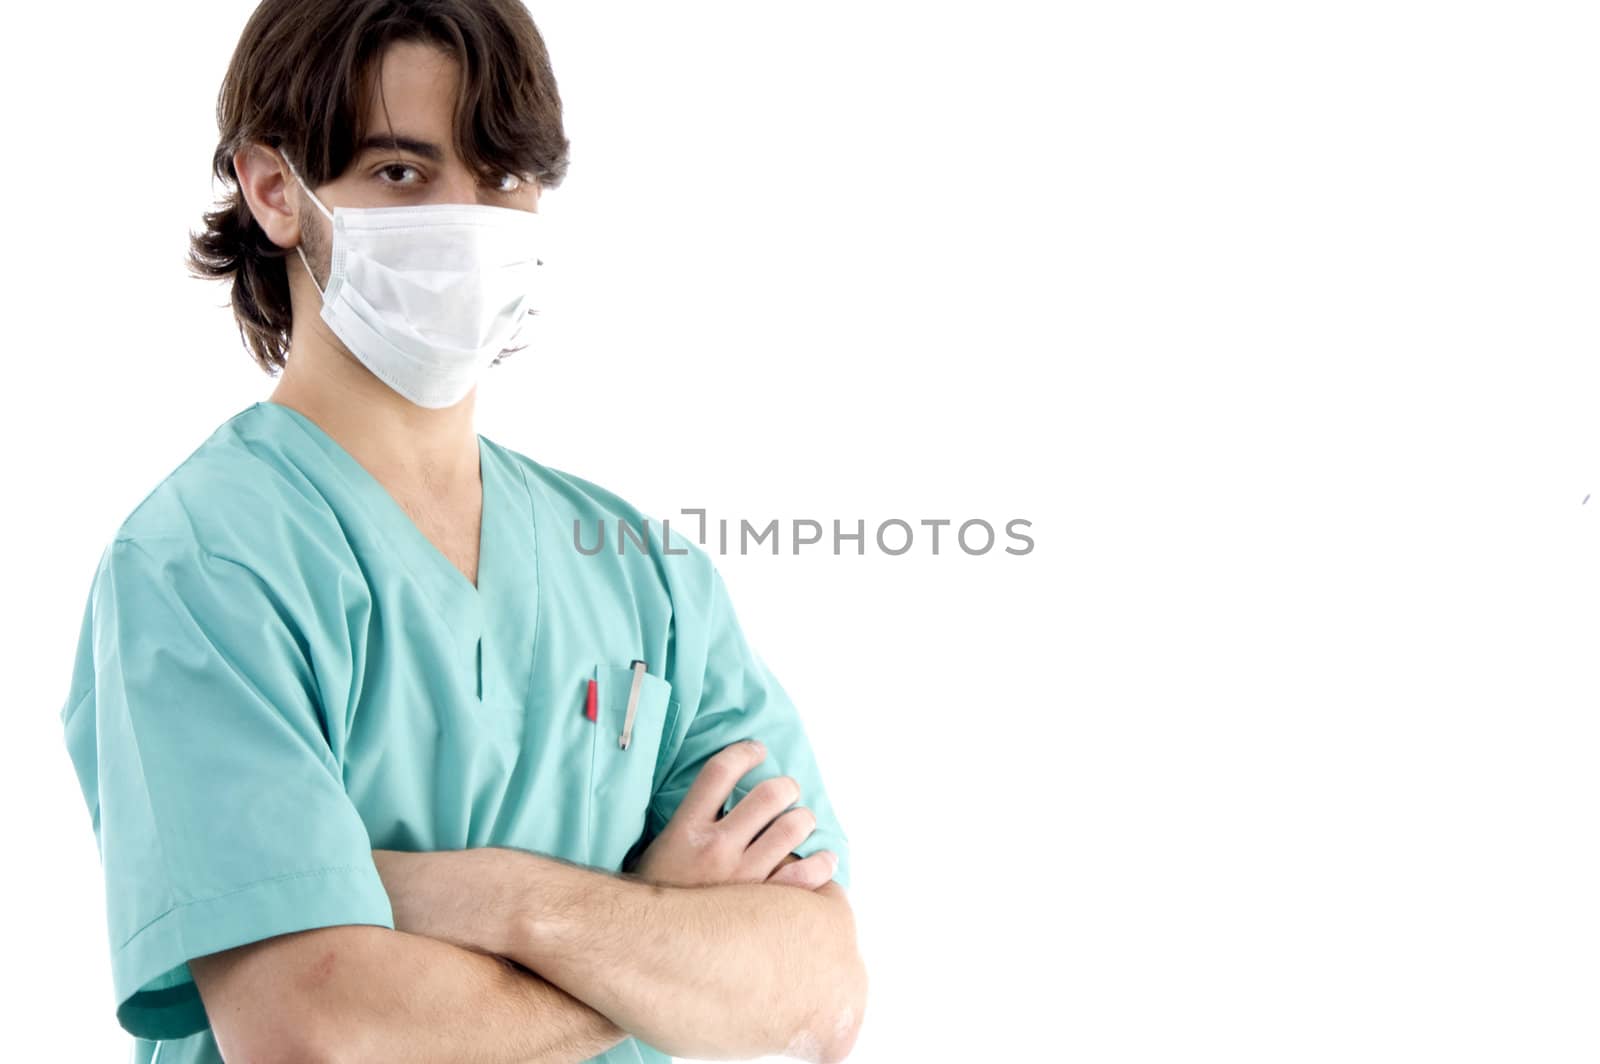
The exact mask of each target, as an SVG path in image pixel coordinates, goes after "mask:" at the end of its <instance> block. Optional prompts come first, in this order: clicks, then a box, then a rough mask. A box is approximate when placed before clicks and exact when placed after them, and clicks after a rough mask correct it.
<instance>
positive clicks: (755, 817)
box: [722, 776, 800, 843]
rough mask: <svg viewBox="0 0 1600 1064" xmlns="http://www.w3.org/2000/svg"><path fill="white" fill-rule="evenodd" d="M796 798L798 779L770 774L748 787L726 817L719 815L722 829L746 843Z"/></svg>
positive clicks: (795, 800)
mask: <svg viewBox="0 0 1600 1064" xmlns="http://www.w3.org/2000/svg"><path fill="white" fill-rule="evenodd" d="M799 800H800V782H799V781H798V780H796V779H794V778H792V777H790V776H774V777H772V778H771V779H769V780H762V781H761V782H760V783H758V784H756V785H755V786H754V787H752V788H750V793H749V794H747V795H745V796H744V797H743V798H742V799H740V801H739V804H738V805H735V806H734V807H733V809H732V810H731V811H730V812H729V813H728V815H727V816H725V817H723V818H722V823H723V826H724V830H726V831H727V832H729V833H730V834H733V835H736V836H737V837H738V838H739V839H740V840H741V841H743V842H746V843H748V842H749V841H750V840H751V839H753V838H755V837H756V836H757V835H759V834H760V833H761V829H762V828H764V827H766V826H767V825H768V824H770V823H772V821H773V819H774V818H776V817H777V816H778V814H779V813H782V812H783V811H784V810H785V809H787V808H789V807H790V806H791V805H793V804H794V803H795V802H798V801H799Z"/></svg>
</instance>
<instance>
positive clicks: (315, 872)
mask: <svg viewBox="0 0 1600 1064" xmlns="http://www.w3.org/2000/svg"><path fill="white" fill-rule="evenodd" d="M341 924H371V925H376V926H379V927H386V928H389V929H391V930H392V929H393V928H394V912H393V909H392V907H391V906H390V903H389V895H388V893H387V892H386V891H385V890H384V888H383V881H382V879H381V878H379V876H378V870H377V868H376V866H374V865H373V864H371V863H370V862H368V863H365V864H355V865H343V866H338V867H329V868H317V869H308V870H306V871H304V872H297V873H290V874H288V875H283V876H274V877H272V878H270V879H264V880H260V881H258V882H256V883H253V884H250V885H249V886H246V887H241V888H240V889H238V890H232V891H229V892H227V893H225V894H221V895H218V896H216V897H212V898H205V899H202V900H199V901H192V902H186V903H184V904H182V905H179V906H176V907H175V908H173V909H170V910H168V911H167V912H166V913H164V914H162V915H161V916H159V917H157V918H156V919H155V920H153V921H151V922H150V923H149V924H146V925H145V926H144V927H142V928H140V930H139V931H138V932H137V933H136V934H135V935H134V936H133V937H132V938H131V939H129V940H128V941H127V942H126V943H124V944H123V945H122V946H120V947H119V948H117V949H116V950H115V951H114V952H113V953H112V955H111V970H112V983H113V987H114V989H115V991H116V999H117V1021H118V1022H119V1023H120V1024H121V1025H122V1028H123V1029H124V1030H125V1031H127V1032H128V1033H129V1034H131V1035H134V1036H135V1037H138V1038H149V1039H170V1038H184V1037H187V1036H189V1035H191V1034H194V1033H196V1032H198V1031H202V1030H205V1029H206V1028H207V1027H208V1026H210V1024H209V1022H208V1021H207V1019H206V1014H205V1008H204V1005H203V1003H202V1002H201V1000H200V992H199V989H198V988H197V987H196V986H195V984H194V979H193V976H192V975H191V974H190V973H189V966H188V962H189V959H190V958H191V957H199V956H203V955H205V954H208V953H216V952H218V951H219V950H225V949H231V948H233V947H235V946H243V945H246V944H248V943H251V942H258V941H260V940H262V939H265V938H272V937H274V936H277V935H286V934H290V933H293V932H295V931H308V930H311V929H312V928H318V927H334V926H338V925H341Z"/></svg>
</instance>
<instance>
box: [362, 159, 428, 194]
mask: <svg viewBox="0 0 1600 1064" xmlns="http://www.w3.org/2000/svg"><path fill="white" fill-rule="evenodd" d="M396 170H399V171H402V172H404V171H407V170H409V171H410V172H412V173H414V174H416V175H417V176H418V177H421V176H422V171H420V170H418V169H417V168H416V167H415V166H411V165H410V164H408V163H386V164H384V165H383V166H380V167H378V168H377V169H376V170H374V171H373V176H375V177H376V176H378V175H379V174H392V173H393V172H394V171H396ZM383 183H384V184H386V185H389V186H390V187H393V188H409V187H411V186H412V185H415V184H416V183H417V182H415V181H404V180H387V179H386V180H384V182H383Z"/></svg>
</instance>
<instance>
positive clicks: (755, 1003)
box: [470, 849, 866, 1060]
mask: <svg viewBox="0 0 1600 1064" xmlns="http://www.w3.org/2000/svg"><path fill="white" fill-rule="evenodd" d="M470 852H471V853H473V854H477V855H479V865H478V867H477V869H476V870H475V871H476V875H477V876H478V877H480V879H481V880H482V881H483V882H485V883H486V889H487V890H489V891H490V893H491V894H493V895H495V896H497V897H500V898H506V899H509V904H510V906H511V910H512V912H513V913H514V914H515V918H514V919H513V920H512V922H511V923H510V924H509V939H508V940H507V941H505V942H503V943H502V944H501V946H500V948H499V949H498V950H496V952H500V953H503V955H505V956H508V957H512V958H514V959H515V960H517V961H518V962H519V963H521V964H523V965H525V966H527V967H528V968H531V969H533V970H534V971H537V972H538V973H539V974H540V975H542V976H544V977H545V978H546V979H548V980H550V982H552V983H554V984H555V985H557V986H559V987H561V988H562V989H563V990H565V991H567V992H568V993H570V994H572V995H573V996H574V997H577V998H580V999H581V1000H583V1001H585V1002H587V1003H589V1004H590V1005H591V1006H593V1007H594V1008H595V1009H597V1010H598V1011H599V1012H601V1013H604V1014H605V1015H606V1016H609V1017H610V1018H611V1019H612V1021H613V1022H615V1023H616V1024H617V1025H618V1026H619V1027H621V1028H623V1029H624V1030H626V1031H628V1032H630V1033H632V1034H635V1035H637V1036H639V1037H640V1038H641V1039H643V1040H644V1041H646V1042H648V1043H650V1044H651V1045H654V1046H656V1047H658V1048H660V1049H662V1050H663V1051H665V1052H668V1053H672V1054H674V1055H677V1056H690V1057H719V1058H725V1057H754V1056H762V1055H767V1054H774V1053H782V1054H786V1055H790V1056H798V1057H802V1058H805V1059H810V1060H831V1059H837V1058H838V1057H841V1056H843V1054H844V1052H845V1051H846V1050H847V1048H848V1045H849V1043H850V1042H852V1041H853V1038H854V1034H853V1026H854V1024H855V1023H857V1022H858V1021H859V1019H860V1016H859V1009H860V1008H861V1003H862V1002H863V1001H864V999H865V992H866V987H865V979H866V976H865V971H864V969H863V968H862V965H861V960H860V957H859V954H858V953H857V950H856V942H855V926H854V920H853V918H852V917H851V915H850V909H849V906H848V904H846V902H845V901H844V900H843V895H842V892H841V891H840V890H839V888H838V887H837V886H836V885H831V884H830V885H829V886H828V887H824V888H823V889H821V890H818V891H810V890H802V889H798V888H795V887H787V886H772V885H766V884H748V883H746V884H724V885H717V886H704V887H667V886H659V885H656V884H652V883H647V882H644V881H642V880H639V879H637V878H634V877H629V876H624V877H617V876H611V875H607V874H604V873H600V872H597V871H594V870H592V869H586V868H582V867H577V866H573V865H570V864H567V863H565V862H560V861H554V860H551V859H548V858H545V857H542V856H540V855H538V854H533V853H527V852H524V851H518V850H502V849H487V850H476V851H470Z"/></svg>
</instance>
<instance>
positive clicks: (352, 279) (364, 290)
mask: <svg viewBox="0 0 1600 1064" xmlns="http://www.w3.org/2000/svg"><path fill="white" fill-rule="evenodd" d="M284 162H285V163H288V165H289V172H290V173H292V174H294V177H295V180H296V181H299V182H300V187H301V188H304V189H305V190H306V195H308V196H310V197H311V202H313V203H315V204H316V205H317V207H318V208H319V209H320V210H321V211H322V213H323V214H325V215H327V216H328V219H329V220H330V221H331V222H332V223H333V262H332V268H331V271H330V272H329V275H328V286H327V288H326V289H323V288H322V287H321V286H320V285H318V286H317V291H318V292H319V293H320V294H321V296H322V320H323V321H325V322H327V323H328V328H330V329H332V330H333V334H334V335H335V336H337V337H338V338H339V339H340V340H342V341H344V344H345V346H346V347H348V348H349V349H350V353H351V354H353V355H355V357H356V358H358V359H360V360H361V363H362V365H364V366H366V367H367V368H368V369H369V370H371V371H372V373H373V375H374V376H376V377H377V378H378V379H379V380H381V381H383V382H384V383H385V384H387V385H388V386H389V387H390V388H393V389H394V390H395V391H396V392H398V393H399V394H401V395H403V396H405V398H407V399H409V400H411V401H412V402H413V403H415V404H417V405H418V406H423V407H428V408H430V409H438V408H440V407H446V406H454V405H455V404H456V403H459V402H460V401H461V400H462V399H464V398H466V395H467V393H468V392H470V391H471V390H472V388H473V386H474V385H475V384H476V383H477V381H478V377H479V375H480V374H481V373H482V372H483V370H484V369H486V368H487V367H488V365H489V363H490V362H492V361H493V360H494V358H495V356H497V355H499V354H500V352H502V351H504V350H505V349H506V348H508V347H512V346H515V340H516V338H517V336H518V335H519V334H520V332H521V330H522V327H523V326H524V325H525V324H526V322H527V321H528V317H529V315H531V314H534V313H536V310H535V307H534V293H535V282H536V279H537V269H538V266H539V265H540V262H539V260H538V259H537V258H536V257H535V250H536V244H537V243H538V236H539V216H538V215H537V214H535V213H533V212H532V211H524V210H517V209H515V208H511V207H489V206H483V205H481V204H474V203H437V204H423V205H419V206H412V207H335V208H334V209H333V210H332V211H329V210H328V208H327V207H324V206H323V205H322V201H321V200H319V199H318V198H317V196H316V193H314V192H312V191H311V188H310V186H308V185H307V184H306V183H305V180H304V179H303V178H301V177H300V173H299V171H297V170H296V169H295V168H294V164H293V163H290V162H289V159H288V156H284ZM295 251H296V252H298V253H299V255H300V261H301V263H303V264H304V265H305V268H306V273H308V274H311V283H312V284H313V285H316V284H317V277H316V274H314V273H312V272H311V264H310V263H309V262H307V261H306V256H305V252H304V251H301V250H300V248H299V247H298V246H296V247H295Z"/></svg>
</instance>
